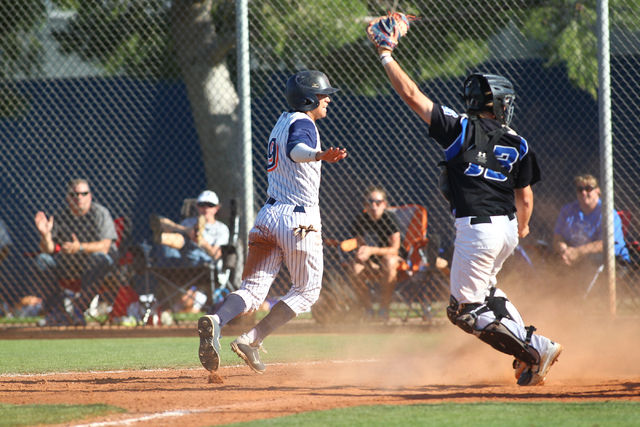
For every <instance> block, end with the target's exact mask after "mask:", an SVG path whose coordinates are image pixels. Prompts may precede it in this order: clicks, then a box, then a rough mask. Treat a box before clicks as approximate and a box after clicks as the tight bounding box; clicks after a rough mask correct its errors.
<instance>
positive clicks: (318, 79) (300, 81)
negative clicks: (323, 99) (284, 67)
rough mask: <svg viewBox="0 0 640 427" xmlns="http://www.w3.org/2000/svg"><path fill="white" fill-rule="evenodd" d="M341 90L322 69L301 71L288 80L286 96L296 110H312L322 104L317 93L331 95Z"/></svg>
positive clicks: (288, 102)
mask: <svg viewBox="0 0 640 427" xmlns="http://www.w3.org/2000/svg"><path fill="white" fill-rule="evenodd" d="M339 90H340V89H337V88H335V87H331V84H329V79H328V78H327V76H326V75H325V74H324V73H321V72H320V71H313V70H310V71H300V72H299V73H296V74H294V75H293V76H291V77H289V80H287V89H286V91H285V96H286V98H287V104H289V106H290V107H291V108H293V109H294V110H296V111H311V110H315V109H316V108H318V105H320V101H319V100H318V97H317V96H316V95H330V94H332V93H335V92H337V91H339Z"/></svg>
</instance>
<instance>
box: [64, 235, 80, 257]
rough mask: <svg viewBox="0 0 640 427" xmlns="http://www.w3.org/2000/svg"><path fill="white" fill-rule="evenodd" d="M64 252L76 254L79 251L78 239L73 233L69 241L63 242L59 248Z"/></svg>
mask: <svg viewBox="0 0 640 427" xmlns="http://www.w3.org/2000/svg"><path fill="white" fill-rule="evenodd" d="M60 249H61V250H62V252H63V253H65V254H77V253H78V252H80V241H79V240H78V236H76V234H75V233H72V234H71V241H70V242H64V243H63V244H62V246H61V248H60Z"/></svg>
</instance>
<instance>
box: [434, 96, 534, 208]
mask: <svg viewBox="0 0 640 427" xmlns="http://www.w3.org/2000/svg"><path fill="white" fill-rule="evenodd" d="M475 126H482V129H483V130H484V131H485V133H489V132H491V131H493V130H496V129H498V128H499V126H501V125H500V123H499V122H497V121H496V120H491V119H482V118H478V120H470V119H469V118H468V117H467V116H466V115H458V114H457V113H456V112H455V111H453V110H452V109H450V108H448V107H446V106H444V105H439V104H434V106H433V111H432V114H431V125H430V127H429V136H430V137H431V138H433V139H435V140H436V142H438V144H440V145H441V146H442V147H443V148H444V152H445V156H446V161H447V162H449V161H451V160H452V159H454V158H455V157H457V156H461V155H462V154H463V152H465V151H467V150H469V149H470V148H473V147H474V145H475V139H474V136H475V129H474V127H475ZM493 153H494V155H495V157H496V159H497V160H498V161H499V162H500V164H501V165H502V166H503V167H504V168H505V169H506V170H507V171H508V172H509V173H510V174H511V176H512V177H513V184H511V183H510V180H509V179H507V177H506V176H505V175H503V174H502V173H500V172H497V171H494V170H491V169H488V168H485V167H483V166H482V165H481V164H476V163H467V162H458V163H453V164H450V165H449V166H447V170H448V178H449V186H450V190H451V202H450V203H451V210H452V212H453V215H454V216H455V217H456V218H463V217H468V216H480V217H484V216H496V215H509V214H512V213H514V212H515V211H516V208H515V194H514V191H513V190H514V188H524V187H527V186H528V185H533V184H535V183H536V182H538V181H540V168H539V166H538V161H537V160H536V156H535V154H534V153H533V152H532V151H531V149H530V147H529V143H528V142H527V141H526V140H525V139H524V138H523V137H521V136H520V135H518V134H517V133H515V132H514V131H513V130H512V129H508V132H507V133H505V134H504V135H503V136H502V137H501V138H500V140H499V141H498V142H497V143H496V144H495V146H494V148H493Z"/></svg>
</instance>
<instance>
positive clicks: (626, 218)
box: [582, 210, 640, 310]
mask: <svg viewBox="0 0 640 427" xmlns="http://www.w3.org/2000/svg"><path fill="white" fill-rule="evenodd" d="M617 212H618V216H619V217H620V220H621V223H622V234H623V236H624V240H625V245H626V247H627V250H628V251H629V257H630V261H631V262H627V261H626V260H624V259H622V257H616V283H617V285H616V287H617V289H618V292H617V293H618V300H619V304H621V303H622V302H623V301H624V302H626V303H627V304H629V305H631V306H632V308H633V309H635V310H637V309H638V308H639V307H640V302H639V301H638V298H637V295H638V293H639V291H638V285H637V278H638V270H639V267H638V261H639V260H640V242H638V241H636V240H631V238H630V237H629V233H630V231H631V229H632V228H634V227H632V226H631V225H632V222H633V214H632V213H631V211H628V210H619V211H617ZM603 271H604V265H601V266H599V267H598V269H597V270H596V273H595V275H594V277H593V279H592V280H591V282H590V283H589V286H588V287H587V290H586V292H585V294H584V295H583V297H582V299H583V300H586V299H587V297H588V296H589V293H590V292H591V291H592V290H593V288H594V286H595V285H596V284H597V283H598V278H599V277H600V275H601V274H602V272H603Z"/></svg>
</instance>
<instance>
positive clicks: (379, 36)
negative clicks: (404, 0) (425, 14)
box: [367, 12, 417, 50]
mask: <svg viewBox="0 0 640 427" xmlns="http://www.w3.org/2000/svg"><path fill="white" fill-rule="evenodd" d="M415 19H417V18H416V17H415V16H412V15H405V14H404V13H400V12H388V15H387V16H381V17H380V18H377V19H374V20H373V21H371V22H370V23H369V25H368V26H367V37H368V38H369V40H370V41H371V43H373V44H374V45H375V46H376V49H377V48H379V47H386V48H389V49H390V50H393V49H394V48H395V47H396V46H398V40H399V39H400V37H402V36H404V35H405V34H407V31H409V22H410V21H413V20H415Z"/></svg>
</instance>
